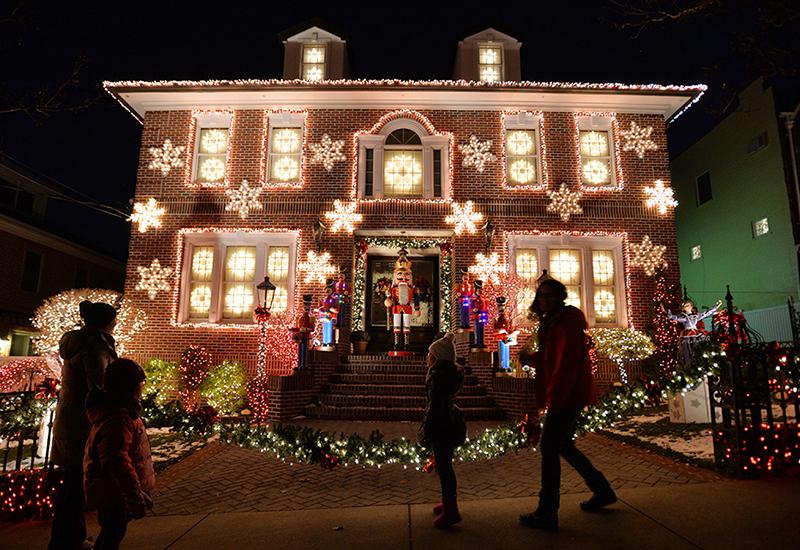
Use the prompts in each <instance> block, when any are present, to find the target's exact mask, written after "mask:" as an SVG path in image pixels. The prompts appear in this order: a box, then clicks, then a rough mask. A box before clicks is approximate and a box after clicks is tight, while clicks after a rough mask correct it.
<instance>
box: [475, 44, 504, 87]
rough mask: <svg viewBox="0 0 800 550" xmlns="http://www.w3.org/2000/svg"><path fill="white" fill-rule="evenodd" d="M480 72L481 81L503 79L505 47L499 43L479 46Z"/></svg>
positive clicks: (498, 80)
mask: <svg viewBox="0 0 800 550" xmlns="http://www.w3.org/2000/svg"><path fill="white" fill-rule="evenodd" d="M478 74H479V75H480V79H481V82H500V81H501V80H503V47H502V46H501V45H499V44H481V45H479V46H478Z"/></svg>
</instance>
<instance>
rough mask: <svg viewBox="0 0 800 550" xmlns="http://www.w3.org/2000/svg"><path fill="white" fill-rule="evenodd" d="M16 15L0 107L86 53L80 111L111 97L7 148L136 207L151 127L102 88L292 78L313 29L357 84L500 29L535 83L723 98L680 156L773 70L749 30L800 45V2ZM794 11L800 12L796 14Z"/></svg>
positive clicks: (0, 126) (124, 230)
mask: <svg viewBox="0 0 800 550" xmlns="http://www.w3.org/2000/svg"><path fill="white" fill-rule="evenodd" d="M657 3H658V2H657ZM660 3H661V4H666V5H674V4H681V2H660ZM683 3H684V4H685V3H686V2H683ZM7 4H10V7H3V8H0V60H1V62H2V67H3V70H2V74H0V90H2V91H3V94H4V95H0V111H2V110H5V109H8V108H9V106H14V105H17V104H19V102H20V101H29V98H30V97H31V96H32V94H33V93H35V91H38V90H41V89H42V88H43V87H46V86H50V87H53V86H57V85H59V84H61V83H62V82H64V81H66V80H67V79H69V76H70V73H71V71H72V67H73V64H74V62H75V60H76V59H78V58H81V57H83V58H85V59H86V65H85V67H84V68H83V69H82V71H81V72H80V73H79V77H78V81H77V83H75V85H74V86H68V87H67V94H66V100H67V104H68V105H72V104H76V103H80V102H82V101H85V100H87V99H91V98H98V100H97V102H96V103H95V104H93V105H92V106H91V107H89V108H88V109H85V110H81V111H77V112H61V113H57V114H54V115H52V116H49V117H46V118H43V117H31V116H29V115H27V114H24V113H11V114H0V152H3V153H5V154H7V155H9V156H11V157H13V158H15V159H17V160H19V161H20V162H22V163H24V164H25V165H27V166H28V167H29V168H31V169H32V170H34V171H35V172H38V173H40V174H43V175H45V176H47V177H49V178H52V179H54V180H56V181H59V182H61V183H63V184H65V185H67V186H70V187H72V188H74V189H76V190H79V191H81V192H83V193H85V194H87V195H89V196H91V197H94V198H95V199H96V200H97V201H99V202H102V203H107V204H112V205H115V206H118V207H120V208H127V204H128V200H129V198H130V197H132V196H133V193H134V185H135V178H136V167H137V161H138V154H139V140H140V132H141V126H140V125H139V123H138V122H137V121H136V120H134V118H133V117H132V116H131V115H130V114H128V113H127V112H126V111H125V110H124V109H123V108H122V107H121V106H119V105H118V104H117V103H116V102H115V101H113V100H112V99H111V97H110V96H107V95H106V94H104V92H102V89H101V83H102V81H103V80H159V79H205V78H221V79H222V78H273V77H280V75H281V73H282V62H283V46H282V44H281V41H280V38H279V36H278V35H279V33H281V32H283V31H286V30H287V29H293V30H295V31H298V32H299V31H300V30H302V27H303V24H304V23H313V24H317V25H319V26H322V27H323V28H326V29H327V30H330V31H331V32H333V33H334V34H339V35H340V36H343V38H345V39H346V40H347V42H348V52H349V61H350V69H351V76H352V77H353V78H408V79H433V78H449V77H450V76H451V71H452V64H453V58H454V55H455V48H456V44H457V42H458V40H459V39H461V38H464V37H466V36H468V35H470V34H473V33H475V32H478V31H481V30H483V29H484V28H486V27H494V28H496V29H497V30H499V31H501V32H505V33H508V34H510V35H512V36H514V37H515V38H517V39H518V40H520V41H522V43H523V46H522V77H523V79H525V80H538V81H551V80H552V81H583V82H587V81H591V82H625V83H650V82H654V83H664V84H667V83H671V84H694V83H705V84H708V85H709V86H711V91H710V93H708V94H707V95H706V97H704V98H703V100H701V102H700V104H698V105H696V106H695V107H693V108H692V109H691V110H690V111H689V112H688V113H687V114H686V115H685V116H684V117H682V118H681V119H680V120H679V121H677V122H676V123H675V124H674V125H673V126H672V127H671V129H670V139H671V149H672V151H671V152H672V154H673V155H674V154H675V153H676V152H678V151H680V150H682V149H683V148H685V147H686V146H687V145H688V144H691V143H692V142H693V141H694V140H696V139H697V138H698V137H700V136H701V135H702V134H703V133H705V132H706V131H707V130H708V128H709V126H710V124H711V123H712V122H713V121H714V120H715V119H717V118H719V116H721V113H722V112H724V108H725V106H726V105H729V101H730V99H731V98H732V97H733V96H732V94H731V92H730V90H735V89H737V88H741V87H742V86H744V85H745V84H746V83H748V82H749V81H751V80H752V79H753V78H755V77H756V76H758V74H759V73H760V72H765V71H767V72H768V71H769V70H770V68H769V67H768V68H766V69H765V68H764V64H765V63H764V59H763V58H760V57H759V54H758V52H755V53H754V52H752V51H751V50H750V47H751V46H752V45H751V44H749V42H748V41H747V37H748V36H749V34H748V33H750V34H752V35H753V36H755V37H756V38H757V39H758V38H759V37H760V36H763V35H764V34H765V33H766V34H767V35H768V36H769V37H770V39H771V40H773V39H775V40H778V41H779V44H778V46H780V48H779V50H780V49H781V48H783V47H784V46H786V44H784V42H786V41H791V42H792V44H789V46H790V47H792V48H795V47H797V44H796V43H795V41H796V40H797V36H800V24H798V25H797V26H795V27H794V31H790V30H787V29H786V28H776V29H770V28H769V27H771V26H772V27H781V25H782V23H781V21H782V20H783V19H785V20H791V21H792V24H793V25H794V23H798V19H797V10H798V8H797V4H798V2H788V1H786V2H784V1H782V0H764V2H762V3H761V4H763V5H770V6H771V9H772V13H771V14H770V13H767V16H774V14H778V18H777V21H778V23H777V24H776V20H775V19H774V17H773V19H771V20H770V19H769V17H767V21H766V22H764V21H763V20H761V19H759V17H761V16H762V15H763V14H762V13H760V12H759V14H758V15H759V17H753V16H752V14H750V13H748V12H747V11H744V10H743V11H739V10H738V9H737V10H733V9H731V8H730V7H729V8H727V9H726V8H720V9H715V10H711V11H710V12H707V13H704V14H700V15H699V16H695V17H693V18H692V19H690V20H688V21H685V22H682V23H669V24H653V25H648V26H647V27H646V28H645V29H644V30H643V31H642V32H641V33H639V34H638V36H636V32H635V31H631V30H619V29H618V28H616V27H615V25H614V23H615V22H619V21H620V20H621V16H620V8H619V4H614V3H603V2H593V3H590V4H589V5H590V6H592V7H589V8H587V7H586V6H584V5H583V3H578V2H559V3H556V2H552V3H544V2H534V1H530V2H524V3H523V2H519V3H510V2H507V3H496V2H484V3H481V4H475V5H474V7H471V6H472V5H470V4H467V3H459V4H456V6H458V7H453V8H451V7H449V6H447V5H445V4H444V3H441V2H425V3H418V4H415V3H412V2H394V3H384V5H385V6H386V7H385V8H383V9H378V8H376V6H380V5H381V4H380V3H371V4H365V5H364V6H363V7H358V5H356V4H347V3H342V2H329V3H326V4H321V5H320V6H319V7H318V8H314V7H313V5H312V4H310V3H308V2H260V3H259V5H258V6H253V5H250V4H251V3H249V2H248V3H244V2H242V3H237V2H222V3H219V4H218V5H219V8H218V9H217V10H211V11H210V10H209V9H207V8H206V7H204V6H203V5H201V3H198V2H191V3H190V2H186V3H178V2H159V3H156V4H152V5H149V4H147V3H144V2H136V3H131V2H124V3H112V2H106V3H103V4H100V5H99V6H98V7H96V8H82V9H80V10H78V9H74V8H73V7H72V6H74V5H83V4H84V3H83V2H80V3H78V2H59V3H58V4H56V3H53V5H52V6H50V5H47V3H44V2H21V3H20V2H16V1H15V0H10V2H9V1H7V2H3V3H2V5H3V6H6V5H7ZM252 4H255V3H252ZM517 4H519V5H520V6H523V5H524V6H525V7H517ZM726 4H728V6H730V5H731V4H748V5H753V4H754V3H752V2H741V3H739V2H737V3H734V2H730V3H726ZM755 4H758V3H755ZM14 6H17V10H16V12H13V11H12V10H13V9H14ZM115 6H116V7H115ZM388 6H392V8H393V9H392V10H391V11H390V10H389V7H388ZM789 6H794V8H793V10H794V11H792V12H791V13H790V12H789ZM759 9H761V8H759ZM784 12H785V18H784V17H783V15H784ZM326 23H327V25H326ZM787 36H788V37H791V38H786V37H787ZM756 42H757V43H758V44H761V42H760V41H759V40H756ZM776 55H777V56H778V57H780V56H781V52H780V51H779V53H778V54H776ZM748 56H750V57H751V58H752V59H749V58H748ZM763 56H767V57H768V56H769V54H768V53H765V54H763ZM789 58H791V56H789ZM798 59H800V57H794V63H798ZM779 62H780V61H779ZM792 69H793V70H794V69H796V67H794V68H792ZM14 96H17V97H16V98H15V97H14ZM20 98H22V99H20ZM53 209H54V213H56V214H57V216H59V217H60V218H61V220H62V221H63V222H64V223H65V224H67V225H68V227H67V229H68V230H70V231H72V232H74V233H76V234H77V235H78V236H80V237H81V238H83V239H85V240H86V241H87V242H89V243H91V244H92V245H94V246H96V247H97V248H99V249H101V250H105V251H107V252H109V253H110V254H113V255H114V256H117V257H119V258H124V257H125V255H126V253H127V239H128V232H129V226H128V224H127V223H125V222H123V221H121V220H116V219H114V218H111V217H108V216H103V215H99V214H93V213H91V212H89V211H86V210H85V209H81V210H77V211H76V210H75V209H74V207H64V206H63V205H58V204H54V205H53Z"/></svg>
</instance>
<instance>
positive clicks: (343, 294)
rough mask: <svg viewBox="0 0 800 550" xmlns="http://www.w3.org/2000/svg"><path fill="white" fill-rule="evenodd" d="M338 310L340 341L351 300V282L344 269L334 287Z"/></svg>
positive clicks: (337, 320)
mask: <svg viewBox="0 0 800 550" xmlns="http://www.w3.org/2000/svg"><path fill="white" fill-rule="evenodd" d="M333 297H334V298H336V304H337V308H338V311H337V313H336V342H337V343H338V342H339V331H340V330H341V329H342V327H343V326H344V325H345V323H346V322H347V305H348V303H349V302H350V284H349V283H348V282H347V276H346V275H345V272H344V271H340V272H339V280H337V281H336V285H335V287H334V289H333Z"/></svg>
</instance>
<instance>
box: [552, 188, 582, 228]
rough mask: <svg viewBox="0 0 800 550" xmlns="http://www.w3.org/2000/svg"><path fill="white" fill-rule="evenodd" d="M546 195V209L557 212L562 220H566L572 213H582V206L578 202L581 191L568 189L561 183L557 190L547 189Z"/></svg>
mask: <svg viewBox="0 0 800 550" xmlns="http://www.w3.org/2000/svg"><path fill="white" fill-rule="evenodd" d="M547 196H548V197H550V204H548V205H547V211H548V212H554V213H556V214H558V215H559V216H561V220H562V221H564V222H568V221H569V218H570V216H572V215H573V214H583V208H581V205H580V204H578V202H579V201H580V200H581V197H582V196H583V193H581V192H580V191H570V190H569V187H567V184H566V183H562V184H561V187H559V189H558V191H548V192H547Z"/></svg>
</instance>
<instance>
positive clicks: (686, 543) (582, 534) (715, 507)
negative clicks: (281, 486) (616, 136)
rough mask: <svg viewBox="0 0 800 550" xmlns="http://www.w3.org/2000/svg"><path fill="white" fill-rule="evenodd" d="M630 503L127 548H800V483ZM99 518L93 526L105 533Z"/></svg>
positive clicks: (18, 541)
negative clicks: (526, 519)
mask: <svg viewBox="0 0 800 550" xmlns="http://www.w3.org/2000/svg"><path fill="white" fill-rule="evenodd" d="M618 494H619V497H620V502H619V503H618V504H616V505H614V506H612V507H611V508H610V509H609V510H608V511H607V512H605V513H602V514H586V513H583V512H581V511H580V510H579V509H578V502H580V501H581V500H583V499H585V498H586V496H587V495H586V494H568V495H564V496H563V497H562V505H561V514H560V521H561V531H560V532H559V533H542V532H538V531H534V530H531V529H529V528H526V527H522V526H520V525H519V524H518V523H517V516H518V515H519V513H521V512H525V511H529V510H531V509H532V508H533V507H534V505H535V499H534V498H532V497H525V498H511V499H490V500H472V501H465V502H464V503H463V504H462V506H461V512H462V516H463V517H464V522H463V523H462V524H461V525H460V526H458V527H456V528H453V529H451V530H449V531H438V530H436V529H434V528H433V526H432V523H431V520H432V516H431V512H430V508H431V506H432V505H433V503H427V504H410V505H389V506H365V507H357V508H320V509H307V510H297V511H285V512H240V513H207V514H193V515H170V516H149V517H147V518H144V519H142V520H139V521H136V522H133V523H131V524H130V527H129V529H128V536H127V537H126V539H125V543H124V544H123V548H128V549H142V550H146V549H166V548H169V549H175V550H178V549H191V550H199V549H206V548H209V549H211V548H213V549H226V548H232V549H236V550H246V549H248V550H249V549H253V548H270V549H283V548H287V549H288V548H293V549H321V550H336V549H340V548H346V549H349V550H350V549H352V550H355V549H359V548H369V549H403V550H406V549H414V550H422V549H428V548H431V549H437V550H438V549H442V548H459V549H470V548H475V549H481V550H486V549H489V548H504V549H505V548H508V549H516V548H520V549H521V548H526V549H529V548H626V549H628V548H665V549H666V548H669V549H670V550H675V549H680V548H704V549H706V548H708V549H711V548H720V549H723V548H724V549H726V550H727V549H730V548H747V549H755V548H781V547H791V546H793V545H795V544H796V541H797V537H798V533H799V532H800V530H799V529H798V526H797V522H796V521H795V520H794V519H793V516H794V514H795V512H796V511H797V509H798V506H800V478H797V477H794V478H783V479H769V480H758V481H719V482H711V483H691V484H675V485H669V486H658V487H640V488H623V489H620V490H619V491H618ZM96 529H97V527H96V524H95V522H94V521H92V522H91V524H90V530H91V531H92V532H94V533H96ZM48 532H49V522H26V523H21V524H11V525H10V524H5V525H0V548H9V549H10V548H14V549H17V548H18V549H28V548H31V549H34V548H45V547H46V544H47V538H48Z"/></svg>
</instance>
